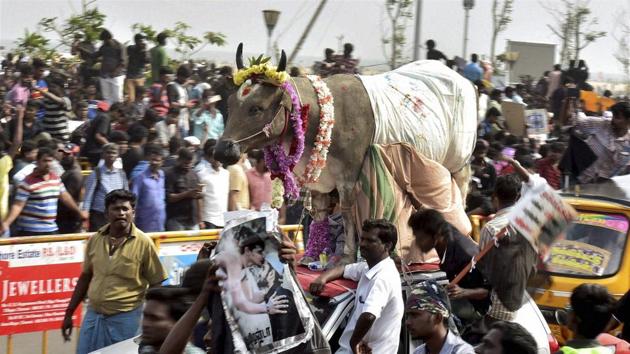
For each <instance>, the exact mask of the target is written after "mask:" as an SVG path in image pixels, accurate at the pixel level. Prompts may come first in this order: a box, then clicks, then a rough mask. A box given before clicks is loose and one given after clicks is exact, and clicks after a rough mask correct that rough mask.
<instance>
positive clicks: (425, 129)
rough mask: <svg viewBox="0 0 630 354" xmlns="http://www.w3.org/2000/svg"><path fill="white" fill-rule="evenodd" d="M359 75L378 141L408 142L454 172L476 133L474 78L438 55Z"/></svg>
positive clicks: (384, 142)
mask: <svg viewBox="0 0 630 354" xmlns="http://www.w3.org/2000/svg"><path fill="white" fill-rule="evenodd" d="M359 78H360V79H361V81H362V82H363V85H364V86H365V89H366V90H367V93H368V96H369V97H370V103H371V105H372V110H373V111H374V120H375V123H376V129H375V133H374V141H373V142H374V143H375V144H391V143H399V142H403V143H409V144H411V145H412V146H413V147H415V148H416V149H417V150H418V151H419V152H421V153H422V154H423V155H424V156H426V157H428V158H429V159H431V160H434V161H436V162H438V163H441V164H442V165H444V166H445V167H446V168H447V169H448V170H449V171H450V172H451V173H454V172H457V171H459V170H460V169H461V168H462V167H463V166H464V165H465V164H466V163H467V162H468V158H469V157H470V154H471V153H472V148H473V145H474V144H475V139H476V134H477V131H476V129H477V96H476V92H475V89H474V87H473V85H472V83H471V82H470V81H468V80H467V79H465V78H464V77H462V76H461V75H459V74H458V73H456V72H455V71H453V70H451V69H449V68H447V67H446V66H445V65H443V64H442V63H440V62H438V61H435V60H420V61H416V62H413V63H410V64H407V65H404V66H402V67H400V68H398V69H396V70H394V71H390V72H387V73H384V74H380V75H372V76H361V75H360V76H359Z"/></svg>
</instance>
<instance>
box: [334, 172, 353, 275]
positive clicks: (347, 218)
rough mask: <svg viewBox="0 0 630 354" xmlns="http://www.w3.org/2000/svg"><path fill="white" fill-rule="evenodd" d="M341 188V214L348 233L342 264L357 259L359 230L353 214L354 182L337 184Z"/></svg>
mask: <svg viewBox="0 0 630 354" xmlns="http://www.w3.org/2000/svg"><path fill="white" fill-rule="evenodd" d="M337 189H338V190H339V203H340V204H341V214H342V216H343V227H344V231H345V233H346V237H345V244H344V248H343V258H342V259H341V261H340V264H350V263H354V262H356V260H357V231H356V227H355V226H356V225H355V224H354V218H353V215H352V208H353V207H354V203H355V197H354V184H350V183H344V184H341V185H338V186H337Z"/></svg>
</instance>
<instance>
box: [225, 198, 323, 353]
mask: <svg viewBox="0 0 630 354" xmlns="http://www.w3.org/2000/svg"><path fill="white" fill-rule="evenodd" d="M225 215H226V216H225V218H226V220H225V221H226V226H225V229H224V230H223V231H222V233H221V239H220V241H219V244H218V246H217V254H216V256H215V258H214V259H215V261H216V262H217V264H218V265H219V266H220V267H221V271H223V272H225V276H226V280H224V281H223V282H222V287H223V291H222V293H221V299H222V304H223V309H224V311H225V315H226V318H227V321H228V324H229V326H230V330H231V333H232V338H233V341H234V349H235V352H236V353H260V354H266V353H282V352H285V351H287V350H289V349H291V348H294V347H296V346H298V345H300V344H302V343H305V342H307V341H308V340H310V337H311V335H312V333H313V327H314V321H315V319H314V317H313V316H312V314H311V312H310V309H309V308H308V304H307V303H306V301H305V300H304V297H303V296H302V293H301V290H300V288H299V284H298V283H297V281H296V280H295V278H294V276H293V274H292V273H291V271H290V269H289V266H288V265H287V264H284V263H282V262H280V258H279V256H278V249H279V246H280V240H281V234H280V233H279V232H277V215H278V214H277V211H276V210H266V211H261V212H254V211H238V212H233V213H226V214H225Z"/></svg>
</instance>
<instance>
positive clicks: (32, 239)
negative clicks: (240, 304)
mask: <svg viewBox="0 0 630 354" xmlns="http://www.w3.org/2000/svg"><path fill="white" fill-rule="evenodd" d="M280 230H281V231H282V233H283V234H286V235H288V236H289V238H290V239H291V240H293V241H294V242H295V243H296V247H297V248H298V249H301V250H303V249H304V245H303V244H301V243H302V226H301V225H281V226H280ZM220 232H221V230H220V229H213V230H197V231H168V232H154V233H147V236H149V237H151V239H152V240H153V242H154V243H155V246H156V247H157V248H158V250H159V248H160V245H162V244H168V243H181V242H199V241H217V240H219V234H220ZM92 234H93V233H91V232H90V233H79V234H64V235H52V236H26V237H12V238H3V239H0V246H7V245H21V244H34V243H48V242H64V241H81V240H86V239H87V238H88V237H90V236H91V235H92ZM60 328H61V324H60ZM29 333H37V332H29ZM29 333H23V334H29ZM41 333H42V337H41V338H42V340H41V342H42V354H47V353H48V331H42V332H41ZM77 333H78V331H77ZM6 337H7V347H6V348H7V351H6V353H7V354H13V335H11V334H9V335H7V336H6Z"/></svg>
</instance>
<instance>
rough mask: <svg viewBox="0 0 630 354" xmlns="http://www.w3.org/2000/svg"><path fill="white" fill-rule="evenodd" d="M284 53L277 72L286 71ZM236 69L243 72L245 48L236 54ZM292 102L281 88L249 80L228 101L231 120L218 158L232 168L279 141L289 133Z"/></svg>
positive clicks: (219, 149)
mask: <svg viewBox="0 0 630 354" xmlns="http://www.w3.org/2000/svg"><path fill="white" fill-rule="evenodd" d="M286 63H287V58H286V54H285V53H284V51H282V55H281V58H280V63H279V64H278V68H277V69H276V70H277V71H278V72H281V71H284V70H285V69H286ZM236 66H237V69H238V70H241V69H243V68H244V67H243V44H242V43H241V44H239V46H238V49H237V51H236ZM291 109H292V105H291V98H290V97H289V95H288V94H287V93H286V92H285V91H284V89H282V88H281V87H280V86H278V85H277V84H274V83H271V82H268V81H266V80H264V79H261V78H258V79H257V78H254V79H252V80H247V81H246V82H244V83H243V84H241V86H240V87H239V89H238V91H237V92H236V93H235V94H233V95H232V96H230V98H229V100H228V112H229V116H228V120H227V126H226V127H225V131H224V133H223V136H222V137H221V139H219V142H218V143H217V145H216V147H215V150H214V158H215V159H216V160H217V161H220V162H221V163H224V164H227V165H232V164H235V163H236V162H238V161H239V159H240V156H241V153H243V152H247V151H248V150H250V149H256V148H262V147H264V146H266V145H269V144H270V143H272V142H274V141H276V140H277V139H278V138H279V137H280V136H281V135H282V134H283V131H284V130H285V129H286V126H287V124H288V121H287V120H288V116H287V115H288V113H289V112H291Z"/></svg>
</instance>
